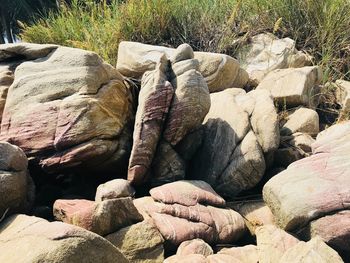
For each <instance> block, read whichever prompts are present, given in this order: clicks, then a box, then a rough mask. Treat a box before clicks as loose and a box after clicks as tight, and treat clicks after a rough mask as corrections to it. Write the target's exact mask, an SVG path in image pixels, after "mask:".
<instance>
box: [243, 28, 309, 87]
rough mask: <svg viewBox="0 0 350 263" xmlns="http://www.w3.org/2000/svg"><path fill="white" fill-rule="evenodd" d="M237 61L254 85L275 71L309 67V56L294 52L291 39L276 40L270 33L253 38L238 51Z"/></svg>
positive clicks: (293, 44)
mask: <svg viewBox="0 0 350 263" xmlns="http://www.w3.org/2000/svg"><path fill="white" fill-rule="evenodd" d="M237 59H238V61H239V63H240V64H241V66H242V68H243V69H245V70H246V71H247V72H248V74H249V78H250V81H251V82H252V84H254V85H257V84H259V83H260V82H261V81H262V80H263V79H264V77H265V76H266V75H267V74H268V73H269V72H271V71H273V70H275V69H283V68H293V67H295V68H297V67H303V66H309V65H311V58H310V56H308V55H307V54H305V53H302V52H300V51H298V50H296V48H295V41H294V40H293V39H290V38H288V37H287V38H283V39H278V38H277V37H276V36H274V35H273V34H271V33H263V34H259V35H256V36H253V37H252V38H251V39H250V41H249V43H248V44H245V45H242V47H240V48H239V49H238V51H237Z"/></svg>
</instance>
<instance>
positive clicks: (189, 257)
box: [164, 254, 208, 263]
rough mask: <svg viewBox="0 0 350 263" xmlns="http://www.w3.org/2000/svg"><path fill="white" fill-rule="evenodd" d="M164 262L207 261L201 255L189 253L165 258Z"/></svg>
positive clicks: (196, 262)
mask: <svg viewBox="0 0 350 263" xmlns="http://www.w3.org/2000/svg"><path fill="white" fill-rule="evenodd" d="M164 263H208V261H207V260H206V258H205V256H203V255H199V254H191V255H184V256H178V255H174V256H171V257H168V258H166V259H165V260H164Z"/></svg>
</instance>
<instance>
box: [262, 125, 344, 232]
mask: <svg viewBox="0 0 350 263" xmlns="http://www.w3.org/2000/svg"><path fill="white" fill-rule="evenodd" d="M346 125H348V126H350V122H347V124H346ZM336 127H337V126H334V127H332V128H331V129H332V130H331V131H329V132H326V133H325V135H324V136H321V137H320V138H319V139H317V140H316V142H315V143H314V144H313V149H312V150H313V153H314V155H312V156H310V157H307V158H304V159H302V160H299V161H297V162H295V163H293V164H291V165H290V166H289V167H288V169H286V170H284V171H283V172H281V173H280V174H278V175H276V176H275V177H273V178H272V179H271V180H270V181H268V182H267V183H266V184H265V186H264V189H263V197H264V200H265V202H266V204H267V205H268V206H269V207H270V208H271V211H272V213H273V214H274V216H275V219H276V223H277V224H278V225H279V226H280V227H282V228H284V229H286V230H294V229H298V228H301V227H303V226H305V225H307V224H308V223H309V222H310V221H312V220H314V219H316V218H320V217H322V216H325V215H328V214H330V213H334V212H336V211H339V210H343V209H349V208H350V187H349V185H350V176H348V175H349V173H350V158H349V156H350V152H349V149H350V135H349V133H348V132H346V131H347V130H349V129H344V124H342V125H340V126H339V128H340V131H337V128H336Z"/></svg>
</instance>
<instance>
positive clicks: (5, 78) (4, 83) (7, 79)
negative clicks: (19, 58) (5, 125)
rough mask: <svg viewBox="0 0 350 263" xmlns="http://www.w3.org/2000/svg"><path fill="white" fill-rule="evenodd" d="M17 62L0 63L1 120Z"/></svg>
mask: <svg viewBox="0 0 350 263" xmlns="http://www.w3.org/2000/svg"><path fill="white" fill-rule="evenodd" d="M16 67H17V63H8V62H5V63H0V122H1V119H2V113H3V111H4V107H5V102H6V97H7V92H8V89H9V87H10V86H11V84H12V83H13V80H14V71H15V69H16Z"/></svg>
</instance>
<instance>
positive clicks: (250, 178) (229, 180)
mask: <svg viewBox="0 0 350 263" xmlns="http://www.w3.org/2000/svg"><path fill="white" fill-rule="evenodd" d="M210 97H211V108H210V110H209V113H208V114H207V116H206V117H205V120H204V125H203V131H204V134H203V139H202V141H203V143H202V145H201V147H200V148H199V149H198V150H197V153H196V154H195V156H194V158H193V159H192V163H191V165H192V167H191V169H190V170H191V175H192V176H193V177H194V178H196V179H198V180H204V181H206V182H208V183H209V184H210V185H211V186H212V187H213V188H214V190H215V191H217V192H218V193H219V194H221V195H223V196H227V197H230V198H232V197H233V196H235V195H237V194H238V193H239V192H241V191H243V190H247V189H250V188H252V187H254V186H255V185H256V184H257V183H258V182H259V181H260V180H261V178H262V176H263V174H264V172H265V168H266V163H265V156H267V155H268V154H270V153H273V151H274V150H275V149H277V147H278V145H279V128H278V121H277V114H276V110H275V108H274V105H273V101H272V99H271V97H270V95H269V93H268V92H266V91H252V92H249V93H247V94H245V92H244V91H242V90H239V91H237V89H227V90H225V91H222V92H218V93H213V94H211V95H210Z"/></svg>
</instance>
